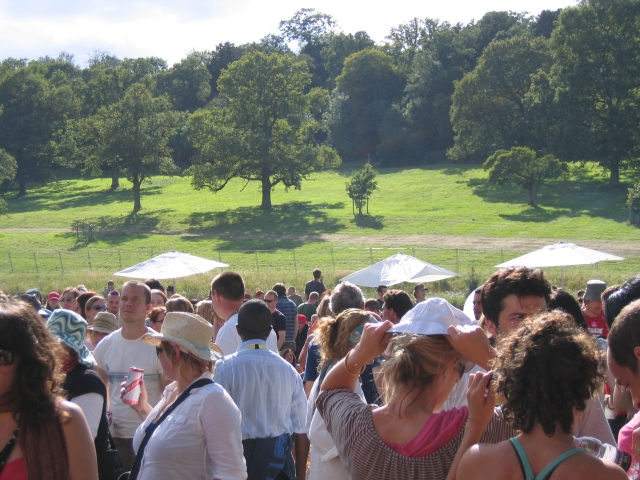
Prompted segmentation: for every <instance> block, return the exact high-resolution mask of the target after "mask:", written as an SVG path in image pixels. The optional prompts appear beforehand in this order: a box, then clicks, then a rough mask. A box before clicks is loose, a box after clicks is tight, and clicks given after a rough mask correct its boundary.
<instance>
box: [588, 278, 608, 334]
mask: <svg viewBox="0 0 640 480" xmlns="http://www.w3.org/2000/svg"><path fill="white" fill-rule="evenodd" d="M606 288H607V284H606V283H604V282H603V281H602V280H589V281H588V282H587V289H586V291H585V293H584V305H583V307H582V316H583V317H584V321H585V322H586V323H587V328H588V329H589V333H590V334H591V335H592V336H594V337H603V338H607V335H608V334H609V328H608V327H607V321H606V319H605V318H604V311H603V310H602V292H604V291H605V290H606Z"/></svg>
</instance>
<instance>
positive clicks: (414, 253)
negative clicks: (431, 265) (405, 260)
mask: <svg viewBox="0 0 640 480" xmlns="http://www.w3.org/2000/svg"><path fill="white" fill-rule="evenodd" d="M411 256H413V257H415V256H416V247H411Z"/></svg>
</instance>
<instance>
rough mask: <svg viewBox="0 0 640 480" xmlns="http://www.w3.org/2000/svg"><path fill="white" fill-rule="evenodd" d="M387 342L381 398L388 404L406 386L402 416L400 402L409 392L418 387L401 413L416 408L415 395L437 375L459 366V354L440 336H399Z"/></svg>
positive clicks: (429, 384)
mask: <svg viewBox="0 0 640 480" xmlns="http://www.w3.org/2000/svg"><path fill="white" fill-rule="evenodd" d="M391 343H392V345H393V350H392V354H391V358H390V359H389V360H388V361H387V362H385V363H384V365H383V367H382V369H383V373H384V377H383V388H384V390H383V397H384V401H385V403H387V404H388V403H390V402H391V400H392V399H393V398H394V396H395V395H397V394H398V392H399V391H400V390H401V389H403V390H404V389H408V391H407V393H406V394H405V396H404V397H403V398H402V400H400V405H399V407H400V409H399V411H400V415H402V412H403V409H402V404H403V403H404V400H405V398H406V397H407V396H408V395H409V394H410V393H411V392H413V391H414V390H416V389H419V393H418V396H416V397H415V398H414V400H413V401H411V403H409V404H408V405H407V406H406V407H405V408H404V412H405V414H406V413H411V412H412V411H414V410H417V408H416V407H417V406H416V405H415V403H416V401H417V400H418V398H419V396H420V395H422V393H423V392H424V391H425V389H426V388H427V387H429V386H431V385H432V384H433V382H434V380H435V379H436V378H437V377H438V375H439V374H441V373H442V372H445V371H446V370H448V369H450V368H453V367H455V366H456V365H459V363H460V360H461V358H462V357H460V354H459V353H458V352H457V351H456V350H455V349H454V348H453V347H452V346H451V344H450V343H449V341H448V340H447V338H446V337H445V336H444V335H420V336H414V335H399V336H397V337H394V338H392V339H391Z"/></svg>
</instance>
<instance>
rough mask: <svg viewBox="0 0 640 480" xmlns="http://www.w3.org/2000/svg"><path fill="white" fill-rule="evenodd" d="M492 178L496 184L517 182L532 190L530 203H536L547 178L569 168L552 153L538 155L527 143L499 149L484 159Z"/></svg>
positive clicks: (534, 204) (533, 204) (515, 183)
mask: <svg viewBox="0 0 640 480" xmlns="http://www.w3.org/2000/svg"><path fill="white" fill-rule="evenodd" d="M484 169H485V170H488V171H489V182H491V183H495V184H497V185H517V186H519V187H522V188H525V189H527V191H528V192H529V205H531V206H532V207H535V206H536V205H537V201H538V190H539V189H540V185H542V182H543V181H544V180H546V179H548V178H557V177H559V176H560V175H562V173H564V172H565V171H566V170H567V166H566V164H564V163H562V162H561V161H560V160H558V159H557V158H555V157H554V156H553V155H544V156H543V157H540V158H539V157H538V156H537V155H536V152H534V151H533V150H531V149H530V148H527V147H514V148H512V149H511V150H498V151H496V152H495V153H494V154H493V155H491V156H490V157H489V158H487V161H486V162H484Z"/></svg>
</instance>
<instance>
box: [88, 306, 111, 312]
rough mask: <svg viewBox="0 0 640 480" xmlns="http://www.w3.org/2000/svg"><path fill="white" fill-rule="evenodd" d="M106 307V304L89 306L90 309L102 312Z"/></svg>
mask: <svg viewBox="0 0 640 480" xmlns="http://www.w3.org/2000/svg"><path fill="white" fill-rule="evenodd" d="M106 309H107V306H106V305H94V306H93V307H91V310H102V311H103V312H104V311H105V310H106Z"/></svg>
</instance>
